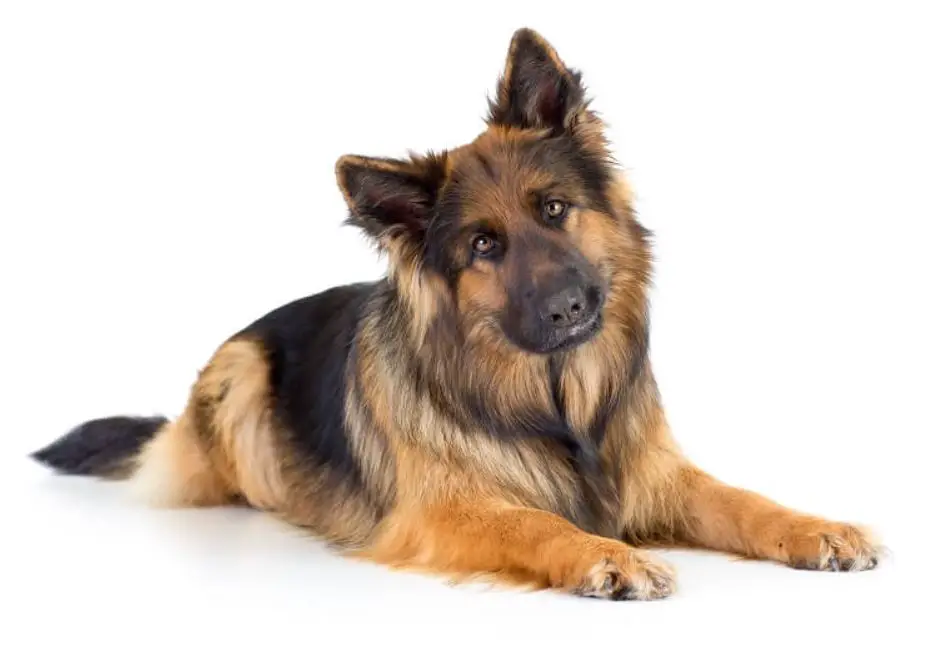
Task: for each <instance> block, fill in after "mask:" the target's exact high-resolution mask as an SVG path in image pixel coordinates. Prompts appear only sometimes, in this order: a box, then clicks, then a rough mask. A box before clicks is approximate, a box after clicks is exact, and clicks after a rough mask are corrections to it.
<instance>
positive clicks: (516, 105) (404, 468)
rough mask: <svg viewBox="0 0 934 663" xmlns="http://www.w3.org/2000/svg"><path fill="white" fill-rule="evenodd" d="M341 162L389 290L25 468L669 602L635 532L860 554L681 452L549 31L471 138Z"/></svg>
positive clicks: (597, 135)
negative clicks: (168, 406)
mask: <svg viewBox="0 0 934 663" xmlns="http://www.w3.org/2000/svg"><path fill="white" fill-rule="evenodd" d="M336 173H337V181H338V184H339V186H340V189H341V191H342V192H343V195H344V197H345V199H346V203H347V206H348V208H349V218H348V223H350V224H352V225H354V226H357V227H358V228H360V229H362V231H363V232H364V233H366V234H367V235H368V236H369V237H371V238H373V240H374V242H375V243H376V244H377V246H378V247H379V248H380V250H382V251H385V253H386V255H387V256H388V259H389V264H390V269H389V272H388V274H387V275H386V278H384V279H382V280H380V281H378V282H375V283H367V284H355V285H347V286H342V287H336V288H333V289H330V290H326V291H324V292H321V293H318V294H316V295H314V296H310V297H307V298H305V299H301V300H299V301H295V302H293V303H290V304H288V305H286V306H283V307H281V308H279V309H277V310H275V311H273V312H271V313H269V314H267V315H266V316H264V317H262V318H261V319H259V320H257V321H255V322H253V323H252V324H250V325H249V326H247V327H245V328H244V329H243V330H241V331H240V332H238V333H236V334H234V335H233V336H232V337H230V338H229V339H228V340H227V341H226V342H224V343H223V344H222V345H221V346H220V347H219V348H218V349H217V351H216V352H215V354H214V355H213V357H211V359H210V361H209V362H208V363H207V365H206V366H205V367H204V368H203V370H202V371H201V372H200V373H199V376H198V379H197V381H196V383H195V385H194V386H193V388H192V390H191V394H190V399H189V401H188V404H187V407H186V408H185V410H184V412H183V413H182V414H181V415H180V416H179V417H178V418H177V419H175V420H174V421H168V420H166V419H162V418H154V419H148V418H138V417H115V418H108V419H100V420H95V421H91V422H88V423H86V424H83V425H81V426H79V427H77V428H75V429H73V430H72V431H70V432H69V433H68V434H66V435H65V436H63V437H62V438H61V439H59V440H58V441H56V442H54V443H53V444H51V445H49V446H48V447H46V448H44V449H42V450H41V451H38V452H36V453H35V454H34V457H35V458H36V459H38V460H40V461H42V462H44V463H46V464H48V465H50V466H52V467H54V468H56V469H57V470H58V471H61V472H65V473H72V474H84V475H94V476H100V477H109V478H124V479H128V480H129V481H131V482H132V484H133V486H134V487H135V488H136V489H138V490H139V491H140V492H141V493H142V494H144V495H145V496H146V497H147V498H149V499H151V500H153V501H154V502H156V503H158V504H162V505H170V506H183V505H184V506H211V505H221V504H227V503H233V502H246V503H247V504H249V505H252V506H253V507H256V508H258V509H263V510H267V511H270V512H272V513H275V514H277V515H278V516H279V517H281V518H283V519H285V520H287V521H289V522H291V523H294V524H295V525H298V526H300V527H303V528H306V529H307V530H308V531H310V532H312V533H314V534H315V535H317V536H318V537H320V538H321V539H323V540H325V541H328V542H330V543H331V544H333V545H334V546H336V547H338V548H339V549H340V550H342V551H344V553H346V554H349V555H355V556H359V557H363V558H366V559H370V560H374V561H377V562H379V563H383V564H386V565H390V566H394V567H408V568H415V569H420V570H423V571H426V572H434V573H440V574H443V575H444V576H447V577H449V578H452V579H456V578H461V579H463V578H469V577H478V576H480V577H487V578H492V579H493V580H494V581H497V582H501V583H509V584H510V585H512V584H519V585H526V586H529V585H530V586H533V587H539V588H546V587H550V588H556V589H558V590H563V591H566V592H571V593H575V594H579V595H584V596H594V597H601V598H612V599H654V598H659V597H664V596H666V595H668V594H670V593H671V592H672V590H673V588H674V574H673V571H672V569H671V568H670V567H669V566H668V564H666V563H665V562H664V561H663V560H661V559H660V558H658V557H656V556H654V555H653V554H650V553H648V552H646V551H644V550H640V549H639V548H637V547H635V546H636V545H640V544H657V545H664V546H670V545H680V546H689V547H701V548H707V549H713V550H719V551H726V552H729V553H734V554H738V555H741V556H746V557H750V558H758V559H768V560H775V561H777V562H781V563H784V564H788V565H790V566H792V567H795V568H807V569H821V570H832V571H861V570H863V569H870V568H873V567H874V566H875V565H876V563H877V559H878V557H879V550H880V549H879V548H878V547H877V545H876V544H875V543H874V542H873V541H872V539H871V537H870V536H869V535H868V533H867V532H866V531H865V530H863V529H861V528H859V527H856V526H853V525H849V524H845V523H840V522H833V521H830V520H825V519H823V518H820V517H816V516H813V515H808V514H804V513H799V512H796V511H793V510H791V509H788V508H785V507H783V506H780V505H779V504H776V503H775V502H773V501H771V500H769V499H766V498H765V497H762V496H760V495H757V494H755V493H752V492H748V491H745V490H741V489H738V488H733V487H730V486H727V485H724V484H723V483H721V482H719V481H717V480H716V479H715V478H713V477H712V476H710V475H708V474H706V473H705V472H703V471H702V470H700V469H698V468H697V467H695V466H694V465H692V464H691V463H690V462H689V461H688V460H687V459H686V458H685V456H684V455H683V454H682V453H681V452H680V451H679V449H678V447H677V445H676V443H675V442H674V440H673V438H672V434H671V432H670V431H669V428H668V425H667V423H666V419H665V413H664V412H663V409H662V406H661V404H660V399H659V393H658V390H657V388H656V383H655V380H654V378H653V375H652V367H651V364H650V362H649V356H648V348H649V339H648V314H647V312H648V307H647V300H646V297H647V288H648V283H649V279H650V273H651V254H650V245H649V234H648V232H647V231H646V230H645V229H644V228H643V227H642V226H641V225H640V224H639V223H638V222H637V220H636V218H635V216H634V213H633V210H632V208H631V199H630V194H629V192H628V190H627V187H626V184H625V183H624V181H623V180H622V177H621V174H620V173H619V172H618V171H617V169H616V167H615V165H614V161H613V159H612V157H611V154H610V153H609V147H608V143H607V140H606V139H605V134H604V130H603V125H602V124H601V121H600V119H599V117H598V116H597V115H596V114H595V113H594V112H593V111H592V110H591V109H590V100H589V99H588V98H587V97H586V96H585V89H584V87H583V85H582V83H581V77H580V74H579V72H577V71H576V70H574V69H571V68H569V67H568V66H566V65H565V64H564V63H563V62H562V60H561V59H560V58H559V57H558V55H557V54H556V53H555V50H554V49H553V48H552V47H551V46H550V45H549V44H548V43H547V42H546V41H545V40H544V39H542V37H541V36H539V35H538V34H536V33H535V32H533V31H531V30H528V29H522V30H519V31H517V32H516V33H515V35H514V36H513V39H512V42H511V44H510V47H509V54H508V58H507V61H506V66H505V70H504V72H503V73H502V75H501V77H500V79H499V84H498V87H497V90H496V93H495V98H493V99H491V101H490V111H489V115H488V118H487V125H486V127H485V130H484V132H483V133H482V134H481V135H479V136H478V137H477V138H476V139H475V140H474V141H473V142H471V143H469V144H467V145H464V146H461V147H458V148H456V149H451V150H447V151H443V152H437V153H427V154H424V155H412V156H410V157H409V158H407V159H391V158H368V157H363V156H344V157H342V158H341V159H340V160H339V161H338V163H337V166H336Z"/></svg>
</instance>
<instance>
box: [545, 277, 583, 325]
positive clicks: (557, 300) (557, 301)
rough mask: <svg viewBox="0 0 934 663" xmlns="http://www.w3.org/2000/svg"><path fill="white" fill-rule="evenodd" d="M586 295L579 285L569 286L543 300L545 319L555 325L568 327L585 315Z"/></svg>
mask: <svg viewBox="0 0 934 663" xmlns="http://www.w3.org/2000/svg"><path fill="white" fill-rule="evenodd" d="M587 309H588V306H587V296H586V295H585V294H584V289H583V288H581V287H580V286H571V287H569V288H565V289H564V290H562V291H561V292H559V293H557V294H555V295H552V296H551V297H549V298H548V300H547V301H546V302H545V315H546V320H548V321H549V322H551V324H552V325H554V326H555V327H569V326H571V325H573V324H575V323H577V322H580V321H581V320H583V319H585V318H586V317H587Z"/></svg>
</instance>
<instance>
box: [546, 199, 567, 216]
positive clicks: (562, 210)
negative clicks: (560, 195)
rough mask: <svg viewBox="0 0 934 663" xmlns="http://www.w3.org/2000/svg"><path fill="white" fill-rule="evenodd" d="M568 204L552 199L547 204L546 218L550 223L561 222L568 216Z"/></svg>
mask: <svg viewBox="0 0 934 663" xmlns="http://www.w3.org/2000/svg"><path fill="white" fill-rule="evenodd" d="M567 211H568V204H567V203H566V202H564V201H563V200H556V199H554V198H552V199H551V200H548V201H546V202H545V217H546V219H547V220H548V221H560V220H561V219H563V218H564V215H565V214H567Z"/></svg>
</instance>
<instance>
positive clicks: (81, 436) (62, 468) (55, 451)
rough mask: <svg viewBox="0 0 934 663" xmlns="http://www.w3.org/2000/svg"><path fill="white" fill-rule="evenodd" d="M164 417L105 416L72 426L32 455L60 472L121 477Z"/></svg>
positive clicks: (160, 425) (164, 421)
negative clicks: (104, 417) (105, 417)
mask: <svg viewBox="0 0 934 663" xmlns="http://www.w3.org/2000/svg"><path fill="white" fill-rule="evenodd" d="M166 423H168V420H167V419H166V418H165V417H109V418H107V419H94V420H93V421H88V422H87V423H84V424H81V425H80V426H77V427H76V428H73V429H72V430H70V431H69V432H67V433H66V434H65V435H63V436H62V437H60V438H58V439H57V440H56V441H55V442H53V443H52V444H50V445H49V446H47V447H45V448H44V449H40V450H39V451H36V452H33V453H32V458H33V459H34V460H36V461H38V462H40V463H43V464H45V465H48V466H49V467H52V468H54V469H55V470H56V471H58V472H61V473H62V474H81V475H85V476H97V477H107V478H121V477H123V476H125V475H126V474H127V473H128V472H129V471H130V469H131V468H132V467H133V462H134V460H135V459H136V457H137V455H138V454H139V451H140V449H141V448H142V446H143V445H144V444H145V443H146V442H147V441H149V440H150V439H152V438H153V437H154V436H155V434H156V433H157V432H158V431H159V429H160V428H162V427H163V426H164V425H165V424H166Z"/></svg>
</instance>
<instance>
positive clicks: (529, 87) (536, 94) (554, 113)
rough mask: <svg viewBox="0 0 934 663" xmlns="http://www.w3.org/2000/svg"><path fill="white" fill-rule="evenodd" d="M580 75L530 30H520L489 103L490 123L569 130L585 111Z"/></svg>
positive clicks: (516, 34) (513, 40)
mask: <svg viewBox="0 0 934 663" xmlns="http://www.w3.org/2000/svg"><path fill="white" fill-rule="evenodd" d="M584 94H585V91H584V87H583V85H582V84H581V77H580V73H579V72H577V71H575V70H573V69H569V68H568V67H567V66H566V65H565V64H564V63H563V62H562V61H561V59H560V58H559V57H558V54H557V53H556V52H555V49H554V48H552V46H551V44H549V43H548V42H547V41H545V40H544V39H543V38H542V36H541V35H539V34H538V33H537V32H535V31H534V30H530V29H529V28H521V29H520V30H517V31H516V32H515V34H514V35H513V37H512V41H511V43H510V45H509V56H508V57H507V59H506V68H505V71H504V72H503V74H502V76H500V79H499V84H498V85H497V93H496V98H495V99H493V100H491V101H490V113H489V116H488V118H487V119H488V122H489V123H490V124H499V125H506V126H515V127H522V128H525V129H549V130H553V131H554V130H556V131H562V130H566V129H570V128H571V127H572V126H573V124H574V123H575V122H576V120H577V119H578V117H579V116H580V114H581V113H582V112H583V111H584V110H586V102H585V99H584Z"/></svg>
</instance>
